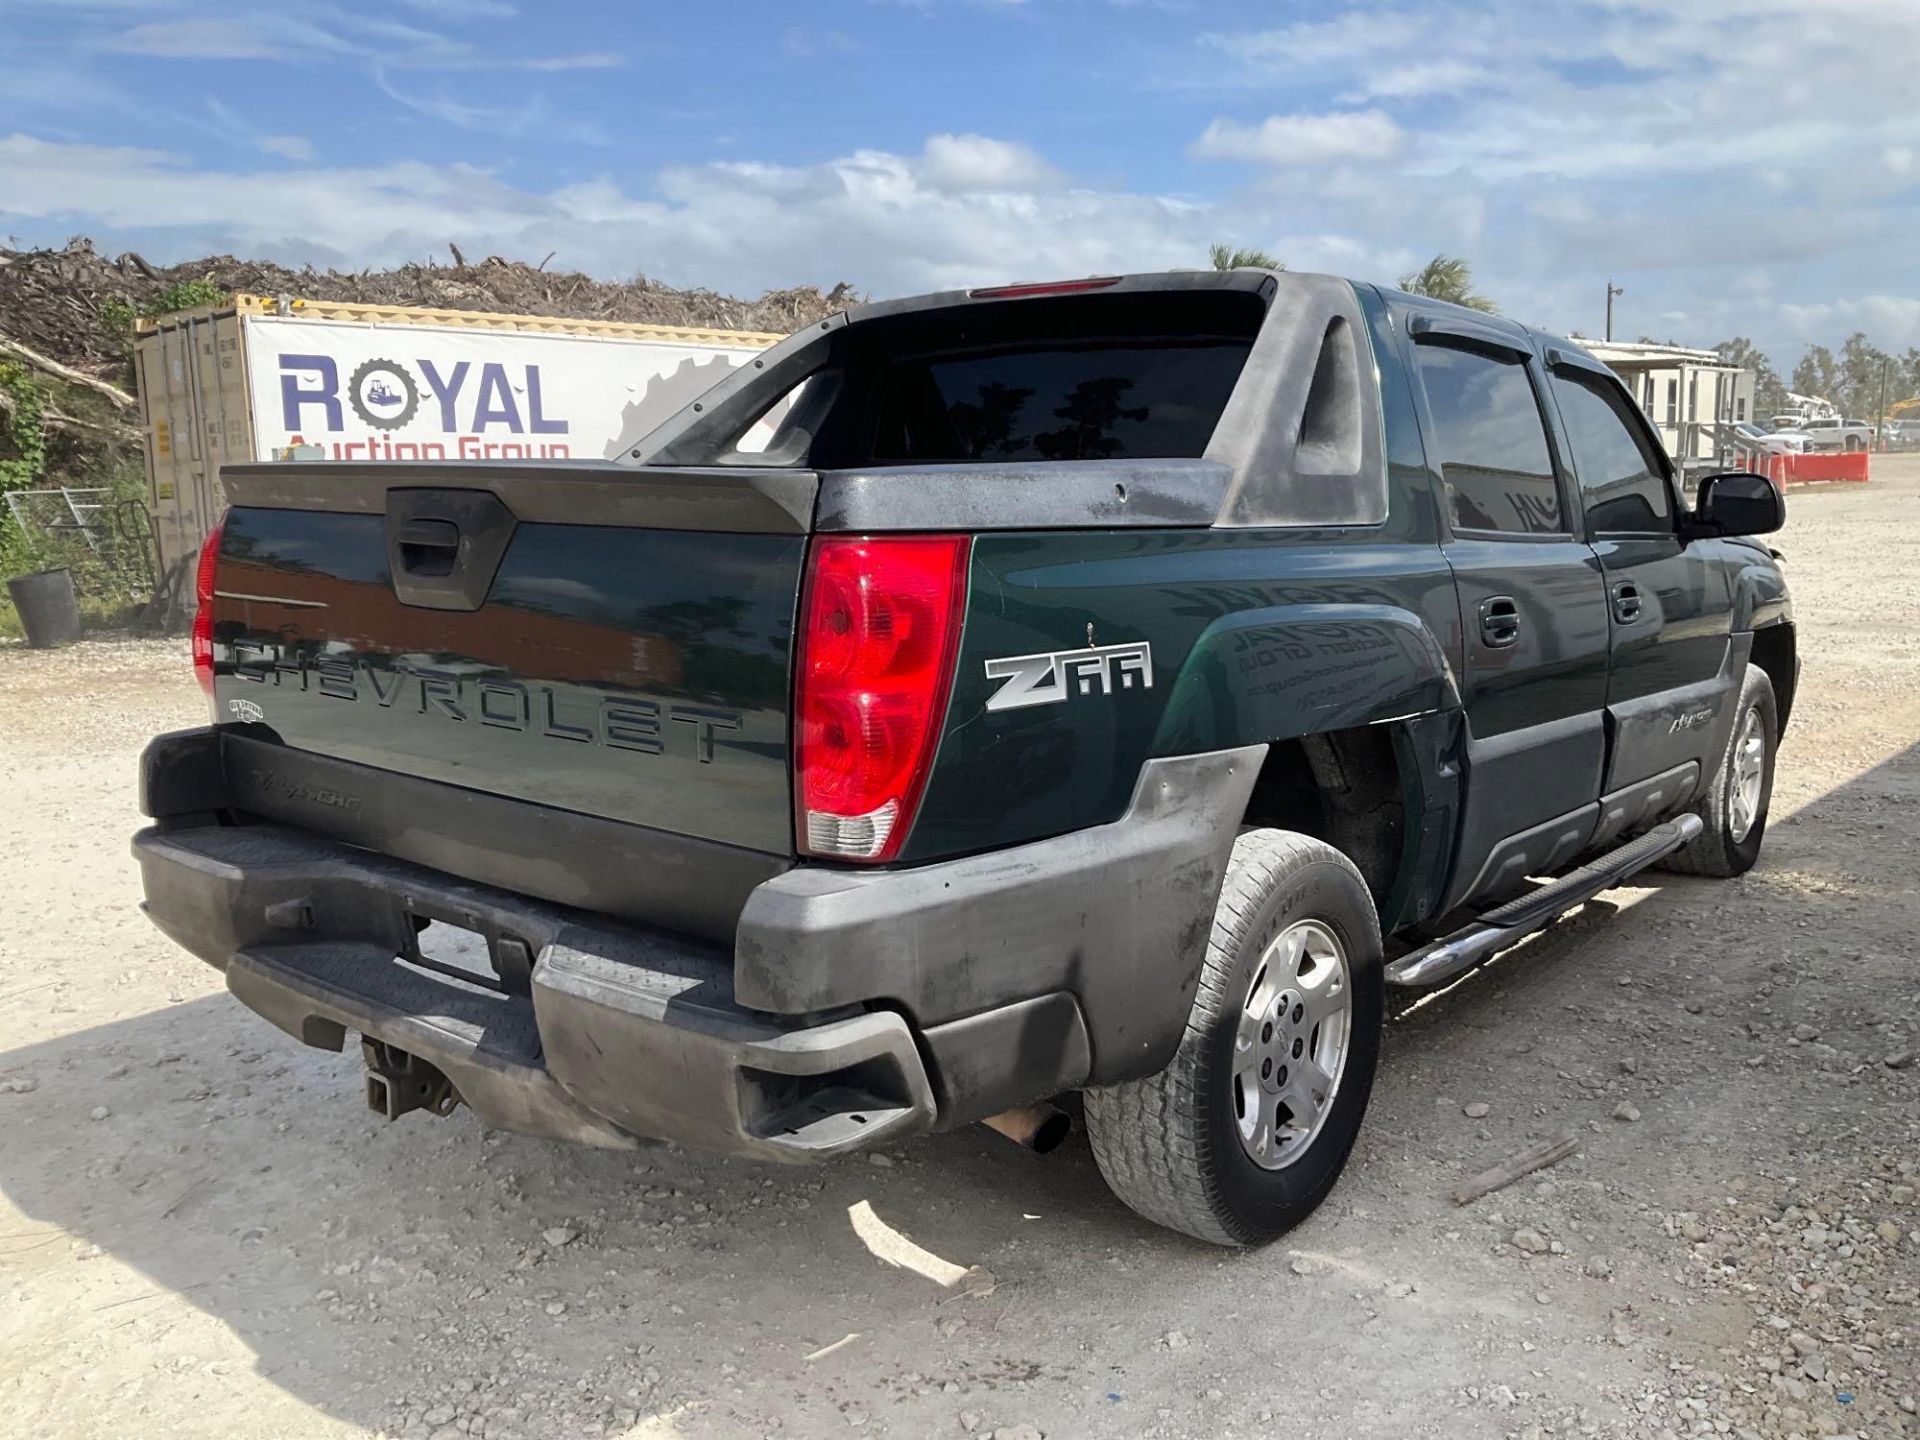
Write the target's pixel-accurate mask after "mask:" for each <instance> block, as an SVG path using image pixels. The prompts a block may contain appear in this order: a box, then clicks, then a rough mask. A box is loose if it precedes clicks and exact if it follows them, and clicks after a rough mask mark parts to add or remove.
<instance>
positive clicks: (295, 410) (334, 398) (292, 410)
mask: <svg viewBox="0 0 1920 1440" xmlns="http://www.w3.org/2000/svg"><path fill="white" fill-rule="evenodd" d="M303 374H306V375H315V376H318V377H319V383H318V384H317V385H313V386H302V385H301V384H300V377H301V375H303ZM308 405H318V406H321V407H322V408H323V409H325V411H326V412H327V429H329V430H340V429H344V428H345V426H344V424H343V423H342V421H341V418H340V368H339V367H338V366H337V365H335V364H334V363H333V360H332V357H330V356H327V355H285V354H283V355H282V356H281V357H280V414H281V418H282V420H283V421H284V422H285V425H286V428H287V429H288V430H289V431H298V430H304V429H306V428H307V427H306V425H305V423H304V422H303V421H302V420H301V419H300V411H301V410H302V408H303V407H305V406H308Z"/></svg>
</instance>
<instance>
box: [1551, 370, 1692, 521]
mask: <svg viewBox="0 0 1920 1440" xmlns="http://www.w3.org/2000/svg"><path fill="white" fill-rule="evenodd" d="M1553 398H1554V400H1555V401H1556V402H1557V403H1558V404H1559V406H1560V419H1561V421H1562V422H1563V423H1564V424H1565V425H1566V427H1567V448H1568V449H1569V450H1570V451H1571V452H1572V455H1571V457H1570V458H1571V459H1572V461H1573V468H1574V470H1575V471H1576V472H1577V473H1578V474H1579V477H1580V494H1581V496H1582V498H1583V500H1584V501H1585V503H1586V507H1587V527H1588V529H1590V530H1592V531H1593V532H1594V533H1595V534H1602V533H1613V534H1622V533H1627V534H1647V533H1657V534H1669V533H1671V532H1672V530H1673V493H1672V491H1671V490H1669V489H1668V487H1667V475H1666V465H1665V463H1664V462H1663V460H1662V458H1661V457H1660V456H1659V455H1658V454H1656V453H1655V452H1654V451H1653V449H1652V445H1653V442H1652V440H1650V439H1649V438H1648V437H1647V436H1646V434H1645V432H1644V431H1643V430H1642V429H1640V428H1639V427H1637V426H1635V425H1634V424H1633V422H1632V420H1631V419H1630V418H1629V416H1628V415H1627V414H1626V413H1625V400H1624V397H1623V396H1621V395H1620V394H1619V392H1618V391H1616V390H1615V389H1614V387H1613V386H1611V385H1609V384H1608V383H1607V382H1606V381H1605V380H1603V379H1601V378H1600V377H1598V376H1594V377H1593V378H1591V379H1589V378H1588V377H1586V376H1584V375H1577V374H1567V373H1563V372H1561V371H1558V370H1556V371H1555V372H1554V374H1553Z"/></svg>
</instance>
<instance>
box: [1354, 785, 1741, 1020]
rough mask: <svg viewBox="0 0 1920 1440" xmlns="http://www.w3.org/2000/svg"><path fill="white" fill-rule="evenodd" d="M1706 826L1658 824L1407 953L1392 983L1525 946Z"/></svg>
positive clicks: (1422, 980)
mask: <svg viewBox="0 0 1920 1440" xmlns="http://www.w3.org/2000/svg"><path fill="white" fill-rule="evenodd" d="M1702 828H1704V827H1703V826H1702V823H1701V820H1700V817H1699V816H1698V815H1682V816H1679V817H1678V818H1677V819H1673V820H1669V821H1667V822H1666V824H1664V825H1656V826H1655V827H1654V828H1653V829H1651V830H1649V831H1648V832H1647V833H1646V834H1644V835H1642V836H1640V837H1639V839H1637V840H1629V841H1627V843H1626V844H1624V845H1621V846H1618V847H1616V848H1614V849H1612V850H1609V851H1608V852H1607V853H1606V854H1604V855H1602V856H1600V858H1599V859H1597V860H1593V861H1590V862H1589V863H1587V864H1585V865H1582V866H1581V867H1580V868H1579V869H1578V870H1570V871H1568V872H1567V873H1566V874H1565V875H1562V876H1561V877H1560V878H1559V879H1558V880H1553V881H1550V882H1549V883H1547V884H1545V885H1542V886H1541V887H1540V888H1539V889H1538V890H1532V891H1529V892H1528V893H1527V894H1525V895H1522V896H1521V897H1520V898H1519V899H1517V900H1509V901H1508V902H1507V903H1506V904H1505V905H1502V906H1500V907H1499V908H1498V909H1495V910H1489V911H1488V912H1487V913H1486V914H1484V915H1482V916H1481V917H1480V918H1479V919H1477V920H1475V921H1474V922H1473V923H1472V924H1471V925H1468V926H1467V927H1465V928H1464V929H1461V930H1456V931H1454V932H1453V934H1451V935H1449V936H1447V937H1446V938H1445V939H1444V940H1436V941H1434V942H1433V943H1432V944H1431V945H1426V946H1422V947H1421V948H1420V949H1418V950H1415V951H1413V952H1412V953H1410V954H1407V955H1402V956H1401V957H1400V958H1399V959H1398V960H1395V961H1394V962H1393V963H1392V964H1390V965H1388V966H1387V983H1388V984H1389V985H1404V986H1416V985H1438V984H1440V983H1441V982H1442V981H1443V980H1451V979H1452V978H1453V977H1454V976H1456V975H1458V974H1459V973H1460V972H1461V971H1462V970H1467V969H1470V968H1472V967H1473V966H1475V965H1478V964H1479V963H1480V962H1481V961H1482V960H1485V959H1488V958H1489V957H1490V956H1493V955H1497V954H1499V953H1500V952H1501V951H1502V950H1506V949H1509V948H1511V947H1512V946H1514V945H1517V944H1519V943H1520V942H1521V941H1522V940H1524V939H1526V938H1527V936H1529V935H1531V934H1533V933H1534V932H1535V931H1538V930H1544V929H1546V927H1547V926H1549V925H1551V924H1552V923H1553V922H1554V921H1555V920H1557V919H1558V918H1559V917H1560V916H1562V915H1564V914H1566V913H1567V911H1569V910H1571V909H1573V907H1574V906H1576V905H1580V904H1584V903H1585V902H1586V901H1588V900H1591V899H1592V898H1593V897H1594V896H1596V895H1598V894H1599V893H1600V892H1601V891H1602V890H1611V889H1612V888H1613V887H1614V886H1615V885H1618V884H1620V883H1621V882H1622V881H1623V880H1625V879H1627V877H1628V876H1630V875H1633V874H1635V873H1637V872H1638V871H1641V870H1644V869H1646V868H1647V866H1649V865H1651V864H1653V862H1654V861H1656V860H1658V859H1660V858H1662V857H1663V856H1666V855H1671V854H1672V853H1673V852H1674V851H1675V850H1678V849H1679V848H1680V847H1681V846H1682V845H1685V844H1686V843H1687V842H1688V841H1689V840H1691V839H1693V837H1694V836H1696V835H1698V834H1699V833H1700V831H1701V830H1702Z"/></svg>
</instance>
